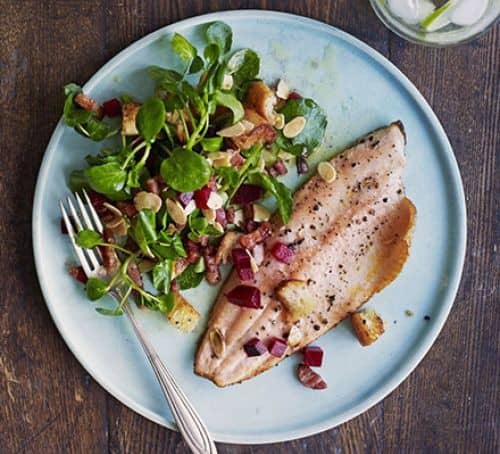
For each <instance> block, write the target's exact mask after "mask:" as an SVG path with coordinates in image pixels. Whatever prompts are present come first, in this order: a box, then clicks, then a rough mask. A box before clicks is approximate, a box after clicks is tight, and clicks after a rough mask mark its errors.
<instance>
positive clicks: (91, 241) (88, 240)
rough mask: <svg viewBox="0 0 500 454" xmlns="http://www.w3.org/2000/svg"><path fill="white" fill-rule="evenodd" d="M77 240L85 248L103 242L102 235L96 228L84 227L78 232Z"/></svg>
mask: <svg viewBox="0 0 500 454" xmlns="http://www.w3.org/2000/svg"><path fill="white" fill-rule="evenodd" d="M75 242H76V244H78V246H80V247H83V248H85V249H92V248H94V247H96V246H98V245H99V244H102V243H103V240H102V238H101V235H100V234H99V233H97V232H96V231H95V230H89V229H84V230H81V231H80V232H78V233H77V235H76V237H75Z"/></svg>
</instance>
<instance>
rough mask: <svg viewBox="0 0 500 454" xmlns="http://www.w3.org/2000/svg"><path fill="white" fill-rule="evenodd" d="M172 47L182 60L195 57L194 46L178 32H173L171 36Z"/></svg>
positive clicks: (189, 59)
mask: <svg viewBox="0 0 500 454" xmlns="http://www.w3.org/2000/svg"><path fill="white" fill-rule="evenodd" d="M172 48H173V49H174V52H175V53H176V54H177V55H178V56H179V57H181V58H182V60H184V61H187V62H189V61H191V60H192V59H193V58H194V57H196V54H197V52H196V48H195V47H194V46H193V45H192V44H191V43H190V42H189V41H188V40H187V39H186V38H184V36H182V35H180V34H179V33H175V34H174V36H173V37H172Z"/></svg>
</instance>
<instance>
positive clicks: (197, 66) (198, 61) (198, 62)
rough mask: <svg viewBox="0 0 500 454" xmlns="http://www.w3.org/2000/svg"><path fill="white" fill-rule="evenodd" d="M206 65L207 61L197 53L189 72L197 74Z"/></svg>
mask: <svg viewBox="0 0 500 454" xmlns="http://www.w3.org/2000/svg"><path fill="white" fill-rule="evenodd" d="M204 66H205V63H204V62H203V59H202V58H201V57H199V56H198V55H197V56H196V57H194V59H193V61H192V62H191V65H190V66H189V72H190V74H196V73H197V72H200V71H201V70H202V69H203V67H204Z"/></svg>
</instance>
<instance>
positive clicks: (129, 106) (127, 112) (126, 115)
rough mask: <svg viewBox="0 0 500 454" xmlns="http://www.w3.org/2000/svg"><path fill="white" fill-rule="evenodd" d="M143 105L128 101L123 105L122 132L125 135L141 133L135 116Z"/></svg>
mask: <svg viewBox="0 0 500 454" xmlns="http://www.w3.org/2000/svg"><path fill="white" fill-rule="evenodd" d="M140 107H141V105H140V104H137V103H135V102H128V103H125V104H123V105H122V134H123V135H124V136H136V135H138V134H139V131H138V130H137V126H136V125H135V118H136V116H137V112H139V109H140Z"/></svg>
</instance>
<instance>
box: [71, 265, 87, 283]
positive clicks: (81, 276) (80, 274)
mask: <svg viewBox="0 0 500 454" xmlns="http://www.w3.org/2000/svg"><path fill="white" fill-rule="evenodd" d="M68 273H69V275H70V276H72V277H74V278H75V279H76V280H77V281H78V282H81V283H82V284H86V283H87V281H88V280H89V278H88V277H87V275H86V274H85V271H83V268H82V267H81V266H72V267H71V268H70V269H69V270H68Z"/></svg>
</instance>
